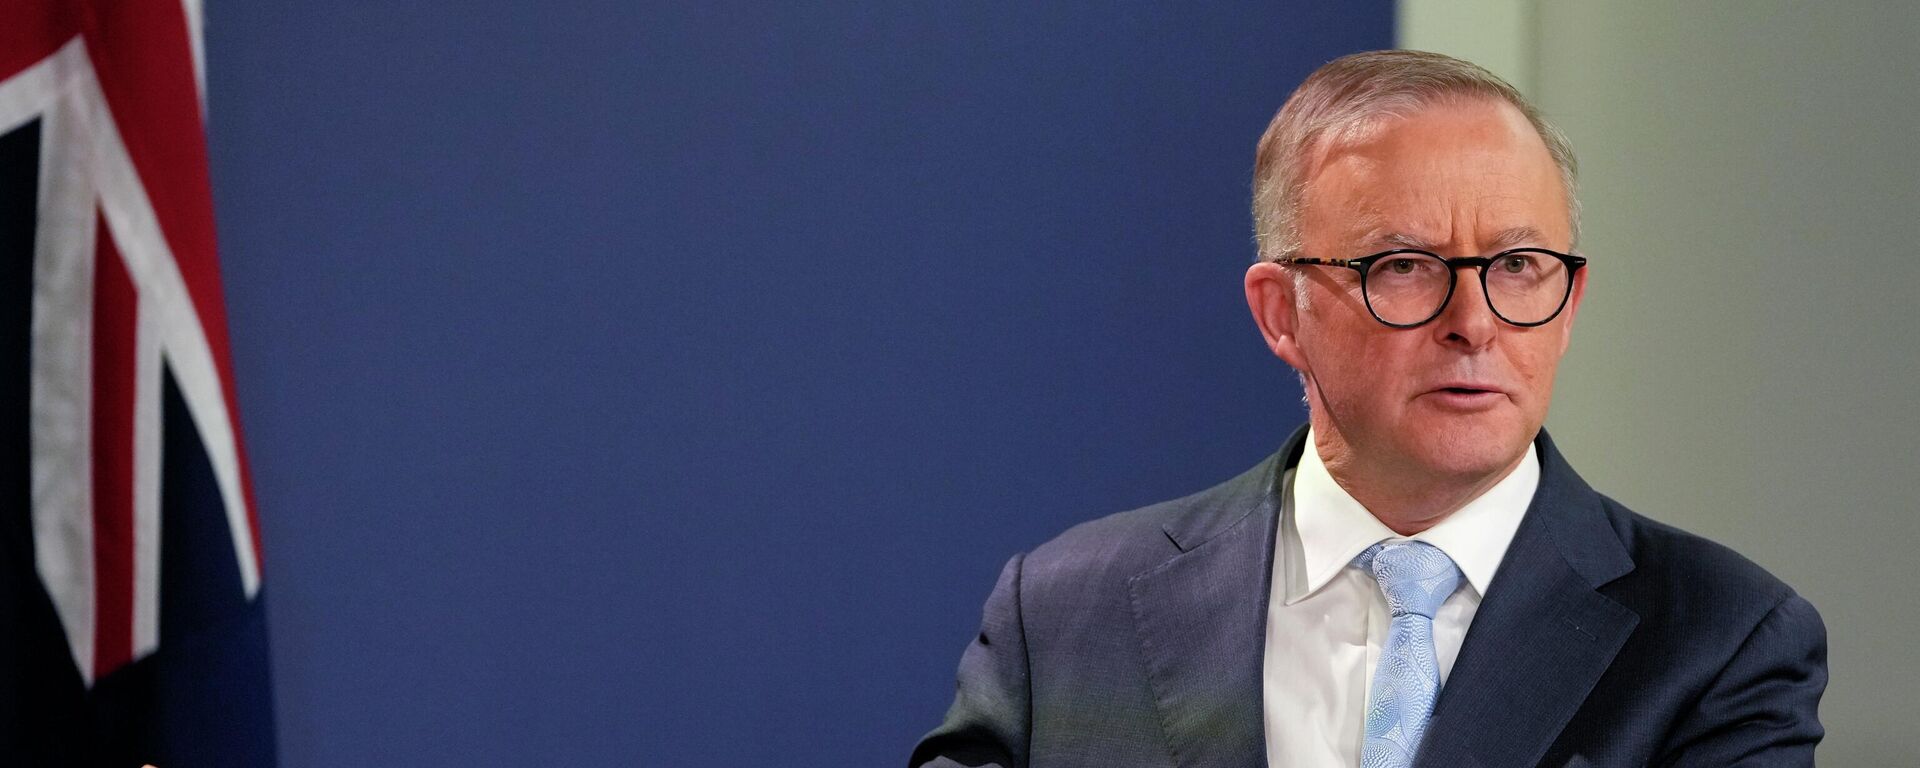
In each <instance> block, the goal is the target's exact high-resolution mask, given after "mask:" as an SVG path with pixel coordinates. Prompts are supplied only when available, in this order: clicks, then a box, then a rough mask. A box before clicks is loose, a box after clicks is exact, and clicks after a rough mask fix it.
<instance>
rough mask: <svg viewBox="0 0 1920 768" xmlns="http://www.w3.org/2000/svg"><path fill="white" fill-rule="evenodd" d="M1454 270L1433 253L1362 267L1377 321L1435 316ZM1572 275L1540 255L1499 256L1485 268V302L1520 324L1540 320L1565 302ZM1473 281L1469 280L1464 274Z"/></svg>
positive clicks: (1401, 321)
mask: <svg viewBox="0 0 1920 768" xmlns="http://www.w3.org/2000/svg"><path fill="white" fill-rule="evenodd" d="M1452 273H1453V269H1452V267H1451V265H1449V264H1447V262H1446V261H1445V260H1443V259H1441V258H1439V257H1437V256H1430V255H1427V254H1420V253H1405V254H1395V255H1393V256H1388V257H1386V258H1384V259H1381V260H1379V261H1376V262H1374V263H1373V266H1372V267H1371V268H1369V269H1368V270H1367V280H1366V286H1367V305H1368V306H1369V307H1371V308H1372V309H1373V313H1374V315H1376V316H1377V317H1379V318H1380V319H1381V320H1383V321H1385V322H1388V323H1393V324H1395V325H1411V324H1414V323H1420V322H1424V321H1426V320H1427V319H1428V318H1431V317H1433V316H1434V315H1436V314H1439V312H1440V310H1441V307H1442V305H1443V304H1444V303H1445V302H1446V301H1447V287H1448V281H1449V279H1450V278H1451V276H1452ZM1571 277H1572V273H1571V271H1570V270H1568V269H1567V265H1566V264H1565V263H1563V262H1561V261H1560V260H1559V259H1557V258H1554V257H1553V256H1550V255H1548V254H1545V253H1533V252H1529V251H1520V252H1513V253H1506V254H1502V255H1501V256H1500V257H1498V258H1496V259H1494V261H1493V263H1492V264H1489V265H1488V266H1487V267H1486V291H1487V300H1488V302H1489V303H1491V304H1492V305H1493V311H1494V312H1496V313H1498V314H1499V315H1500V317H1502V318H1505V319H1506V320H1507V321H1508V322H1511V323H1516V324H1520V325H1532V324H1537V323H1542V322H1545V321H1546V320H1548V319H1549V318H1551V317H1553V315H1554V313H1556V312H1558V311H1559V309H1560V305H1561V303H1562V302H1564V301H1565V300H1566V297H1567V291H1568V287H1569V281H1570V280H1571ZM1467 279H1472V278H1467Z"/></svg>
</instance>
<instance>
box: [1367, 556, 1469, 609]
mask: <svg viewBox="0 0 1920 768" xmlns="http://www.w3.org/2000/svg"><path fill="white" fill-rule="evenodd" d="M1354 562H1355V563H1356V564H1358V565H1359V566H1360V567H1362V568H1365V569H1367V570H1368V571H1371V572H1372V573H1373V578H1374V579H1375V580H1376V581H1378V582H1380V591H1381V593H1383V594H1385V595H1386V597H1387V610H1388V611H1389V612H1390V613H1392V614H1393V615H1394V616H1402V615H1406V614H1414V615H1418V616H1425V617H1427V618H1429V619H1431V618H1433V614H1434V612H1435V611H1438V610H1439V609H1440V604H1441V603H1444V602H1446V600H1447V596H1448V595H1451V594H1453V590H1454V589H1456V588H1458V587H1459V586H1460V568H1459V566H1456V565H1454V564H1453V558H1450V557H1447V553H1445V552H1442V551H1440V548H1439V547H1436V546H1434V545H1432V544H1428V543H1426V542H1424V541H1383V542H1381V543H1379V544H1375V545H1373V546H1371V547H1368V548H1367V551H1365V552H1362V553H1360V556H1359V557H1358V558H1355V559H1354Z"/></svg>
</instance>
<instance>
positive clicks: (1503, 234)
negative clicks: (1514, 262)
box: [1487, 227, 1547, 251]
mask: <svg viewBox="0 0 1920 768" xmlns="http://www.w3.org/2000/svg"><path fill="white" fill-rule="evenodd" d="M1546 239H1547V236H1546V235H1543V234H1541V233H1540V230H1538V229H1534V228H1533V227H1508V228H1506V229H1503V230H1500V234H1497V235H1494V236H1493V240H1492V241H1490V242H1488V243H1487V245H1489V246H1491V247H1492V248H1493V250H1496V251H1504V250H1506V249H1508V248H1518V247H1520V246H1523V245H1536V246H1537V245H1543V244H1545V241H1546Z"/></svg>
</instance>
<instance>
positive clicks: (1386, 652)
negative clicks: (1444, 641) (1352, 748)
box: [1353, 541, 1460, 768]
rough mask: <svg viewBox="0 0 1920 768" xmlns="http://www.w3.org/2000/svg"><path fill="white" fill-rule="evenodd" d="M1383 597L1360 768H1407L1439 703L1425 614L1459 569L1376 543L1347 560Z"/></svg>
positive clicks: (1402, 544) (1419, 551)
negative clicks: (1385, 616)
mask: <svg viewBox="0 0 1920 768" xmlns="http://www.w3.org/2000/svg"><path fill="white" fill-rule="evenodd" d="M1353 562H1354V564H1355V565H1358V566H1360V567H1361V568H1362V569H1365V570H1368V571H1371V572H1372V573H1373V578H1374V579H1376V580H1378V581H1379V582H1380V591H1381V592H1382V593H1384V594H1385V595H1386V596H1387V611H1388V612H1389V613H1391V614H1392V616H1393V619H1392V622H1391V623H1389V624H1388V625H1387V642H1386V644H1385V646H1384V647H1382V648H1381V649H1380V665H1379V666H1378V667H1375V668H1374V671H1373V687H1372V689H1371V690H1370V691H1369V692H1368V696H1367V739H1366V742H1365V744H1364V745H1363V747H1362V749H1361V752H1360V766H1361V768H1407V766H1411V765H1413V757H1414V753H1415V752H1416V751H1418V750H1419V749H1420V739H1421V737H1423V736H1425V735H1426V733H1427V720H1428V719H1429V718H1431V717H1433V703H1434V700H1435V699H1437V698H1439V696H1440V661H1439V659H1438V658H1436V657H1435V656H1434V653H1433V613H1434V611H1437V610H1439V609H1440V604H1441V603H1443V602H1445V601H1446V599H1447V596H1448V595H1451V594H1453V590H1454V588H1455V587H1458V586H1459V585H1460V569H1459V568H1458V567H1457V566H1455V565H1454V564H1453V559H1452V558H1449V557H1447V553H1445V552H1442V551H1440V548H1439V547H1435V546H1433V545H1432V544H1428V543H1426V542H1424V541H1391V542H1381V543H1379V544H1375V545H1373V546H1371V547H1368V548H1367V551H1365V552H1362V553H1360V556H1359V557H1357V558H1354V561H1353Z"/></svg>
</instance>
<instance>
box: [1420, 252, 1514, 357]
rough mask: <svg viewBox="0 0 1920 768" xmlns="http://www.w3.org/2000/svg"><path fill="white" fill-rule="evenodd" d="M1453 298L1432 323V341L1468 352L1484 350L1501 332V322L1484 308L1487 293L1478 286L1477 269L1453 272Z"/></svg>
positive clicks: (1464, 267) (1490, 310) (1460, 268)
mask: <svg viewBox="0 0 1920 768" xmlns="http://www.w3.org/2000/svg"><path fill="white" fill-rule="evenodd" d="M1453 276H1454V285H1453V298H1451V299H1449V300H1447V306H1446V309H1444V310H1442V311H1441V312H1440V316H1439V317H1436V318H1434V320H1433V326H1434V327H1433V332H1434V334H1435V335H1436V336H1435V340H1437V341H1439V342H1440V343H1442V344H1457V345H1460V346H1462V347H1464V348H1466V349H1469V350H1477V349H1480V348H1482V347H1485V346H1486V345H1487V344H1488V343H1490V342H1492V341H1493V335H1494V333H1496V332H1498V330H1499V328H1500V318H1499V317H1498V316H1496V315H1494V314H1493V309H1492V307H1490V306H1489V305H1488V304H1487V294H1486V289H1485V288H1484V287H1482V286H1481V285H1480V270H1479V269H1478V268H1476V267H1469V266H1459V267H1455V268H1454V272H1453Z"/></svg>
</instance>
